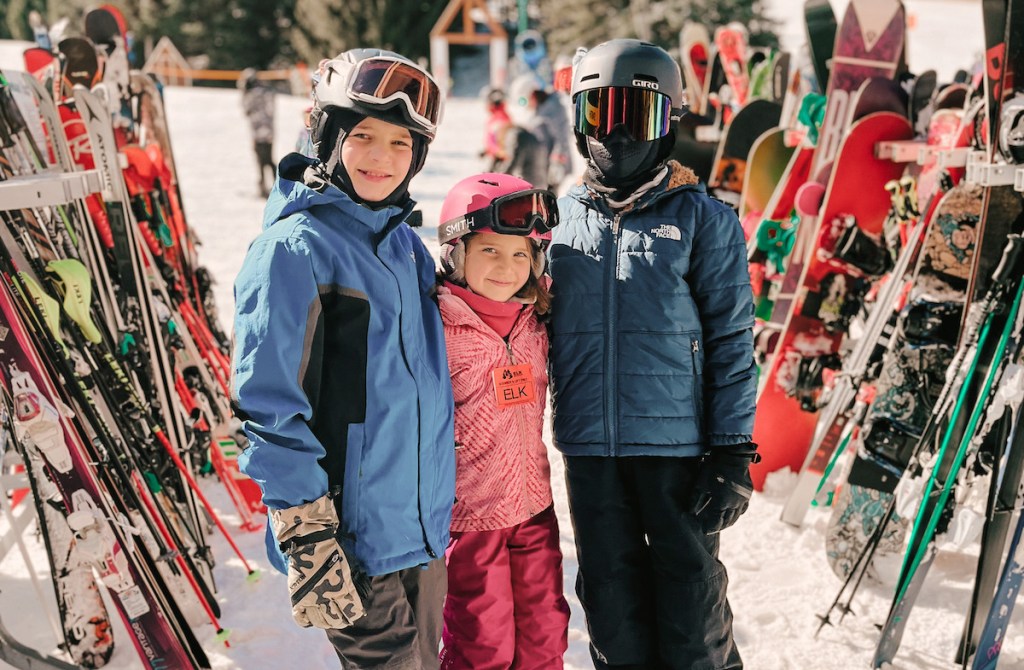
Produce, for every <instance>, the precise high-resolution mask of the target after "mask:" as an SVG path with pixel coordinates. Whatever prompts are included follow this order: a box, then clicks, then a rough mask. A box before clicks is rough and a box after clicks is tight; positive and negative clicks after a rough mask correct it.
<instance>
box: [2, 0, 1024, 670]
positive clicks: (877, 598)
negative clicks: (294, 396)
mask: <svg viewBox="0 0 1024 670" xmlns="http://www.w3.org/2000/svg"><path fill="white" fill-rule="evenodd" d="M775 4H776V6H779V5H781V6H783V7H787V6H789V3H786V2H783V3H775ZM792 5H793V6H796V5H797V3H792ZM907 5H908V10H909V12H910V13H911V15H913V16H916V17H917V20H916V21H917V22H916V28H914V29H913V30H911V32H910V35H911V39H912V40H913V39H914V38H915V35H924V34H925V33H924V32H923V31H925V30H926V29H927V30H933V28H930V27H928V24H929V22H930V21H931V20H932V19H933V18H934V17H935V15H941V16H943V17H944V18H943V25H944V26H946V27H945V30H947V31H949V30H952V29H951V28H950V26H956V28H955V30H956V31H957V32H956V34H958V35H967V34H973V35H974V37H975V39H973V42H972V41H966V40H963V41H961V42H958V43H957V48H956V49H954V48H950V47H948V46H947V42H946V41H945V38H943V39H939V38H938V37H934V35H937V34H939V33H934V32H933V33H928V34H929V35H932V37H929V38H928V39H927V42H926V43H927V44H928V45H932V46H933V47H934V48H933V49H931V50H929V51H928V53H927V55H926V54H925V53H924V51H922V49H921V48H920V47H915V46H914V45H913V43H912V46H911V52H910V58H911V64H912V67H914V68H917V69H922V68H923V67H925V65H927V66H928V67H936V68H939V67H940V65H941V67H943V68H945V67H946V64H947V63H948V66H949V72H948V74H947V73H946V72H945V71H944V70H940V75H944V76H948V75H950V74H952V71H954V70H955V69H956V68H958V67H967V66H968V65H969V62H970V61H971V60H972V59H973V57H974V56H975V55H976V54H977V53H979V52H980V45H981V37H980V35H981V32H980V30H981V29H980V16H971V13H972V12H973V13H978V12H977V8H976V7H977V6H976V5H973V4H972V5H970V6H971V7H972V10H971V12H964V11H963V10H964V6H965V5H967V3H963V2H955V1H950V0H946V1H942V0H932V1H931V2H924V1H917V2H908V3H907ZM788 11H792V10H788ZM837 11H838V10H837ZM968 29H969V30H968ZM934 30H937V29H934ZM918 31H921V32H918ZM794 34H796V35H797V36H799V32H796V33H794ZM922 41H924V39H923V38H922ZM939 45H942V46H941V47H940V46H939ZM940 52H941V53H940ZM933 56H934V58H935V60H930V59H931V58H932V57H933ZM940 61H941V63H940ZM6 62H9V60H6ZM166 95H167V107H168V117H169V119H170V122H171V134H172V137H173V141H174V150H175V158H176V160H177V164H178V167H179V171H180V181H181V190H182V193H183V198H184V204H185V210H186V214H187V217H188V219H189V221H190V222H191V225H192V226H194V227H195V228H196V230H197V231H198V234H199V237H200V238H201V240H202V243H203V246H202V247H201V249H200V257H201V260H202V261H203V262H204V264H205V265H206V266H207V267H208V268H209V269H210V270H211V271H212V273H213V275H214V277H215V278H216V279H217V281H218V285H217V299H218V303H219V305H220V309H221V320H222V321H223V323H224V325H225V327H230V314H231V311H232V297H231V285H232V282H233V280H234V276H235V274H236V273H237V271H238V269H239V267H240V265H241V262H242V258H243V256H244V253H245V249H246V247H247V246H248V244H249V242H250V241H251V240H252V239H253V237H255V236H256V235H257V234H258V232H259V230H260V227H261V216H262V209H263V203H262V201H261V200H259V199H258V198H257V197H256V186H255V179H256V166H255V161H254V156H253V152H252V149H251V145H250V138H249V131H248V126H247V124H246V122H245V119H244V117H243V115H242V112H241V106H240V99H239V94H238V93H237V91H234V90H209V89H184V88H172V89H169V90H168V91H167V94H166ZM305 104H306V103H305V101H304V100H302V99H299V98H292V97H285V96H280V97H279V98H278V103H277V117H276V131H277V134H276V144H275V154H276V155H277V156H281V155H283V154H284V153H286V152H288V151H290V150H291V149H292V145H293V143H294V139H295V137H296V136H297V134H298V131H299V127H300V123H301V112H302V109H303V108H304V106H305ZM482 133H483V115H482V104H481V103H480V102H479V101H478V100H466V99H453V100H451V101H450V102H449V105H448V109H447V114H446V118H445V121H444V124H443V126H442V128H441V129H440V131H439V133H438V137H437V140H436V142H435V143H434V145H433V147H432V148H431V152H430V155H429V158H428V160H427V166H426V168H425V169H424V171H423V172H422V173H421V174H420V175H419V176H418V177H417V178H416V179H415V180H414V182H413V184H412V192H413V195H414V197H415V198H416V199H417V200H418V201H419V202H420V205H421V207H422V209H423V212H424V221H425V227H424V228H423V229H421V230H420V231H419V233H420V235H421V237H422V238H423V240H424V241H425V242H426V243H427V245H428V247H429V248H430V249H432V250H433V251H434V252H435V253H436V251H437V249H438V245H437V243H436V241H435V237H434V236H435V226H436V224H437V217H438V213H439V210H440V206H441V202H442V200H443V198H444V195H445V193H446V192H447V190H448V189H449V188H450V187H451V185H452V184H453V183H454V182H455V181H457V180H458V179H460V178H462V177H464V176H466V175H468V174H471V173H473V172H476V171H479V169H480V167H481V166H480V164H479V162H478V159H477V158H476V153H477V150H478V147H479V144H480V138H481V137H482ZM548 443H549V444H550V435H548ZM550 456H551V462H552V483H553V488H554V493H555V500H556V509H557V512H558V516H559V521H560V523H561V536H562V551H563V553H564V556H565V563H564V567H565V593H566V595H567V597H568V598H569V601H570V605H571V608H572V617H571V620H570V631H569V650H568V653H567V654H566V656H565V663H566V668H568V669H570V670H582V669H584V668H590V667H592V666H591V664H590V659H589V653H588V650H587V639H588V637H587V631H586V624H585V621H584V618H583V614H582V611H581V609H580V606H579V602H578V600H577V599H576V597H575V593H574V582H575V576H576V570H577V563H576V559H575V547H574V544H573V536H572V527H571V525H570V523H569V516H568V510H567V506H566V503H565V484H564V479H563V476H562V467H561V460H560V458H559V457H558V455H557V454H556V453H555V452H554V451H552V452H551V454H550ZM791 486H792V478H791V477H790V476H788V475H787V474H785V473H783V474H779V475H776V476H773V477H772V478H771V479H770V480H769V486H768V491H769V492H768V493H765V494H755V496H754V498H753V501H752V504H751V509H750V512H749V513H748V514H747V515H746V516H744V517H743V518H742V519H741V520H740V522H739V523H738V524H737V525H736V526H735V527H734V528H733V529H731V530H729V531H727V532H726V533H725V534H724V535H723V538H722V554H721V556H722V560H723V562H724V563H725V565H726V566H727V568H728V570H729V574H730V580H731V583H730V591H729V593H730V601H731V604H732V607H733V610H734V613H735V617H736V637H737V640H738V643H739V645H740V649H741V652H742V654H743V657H744V660H745V662H746V667H748V668H750V669H752V670H805V669H811V668H824V667H828V668H834V669H837V670H843V669H846V668H850V669H855V668H866V667H868V666H869V664H870V659H871V655H872V652H873V650H874V646H875V643H876V641H877V629H876V627H875V625H876V624H878V623H881V622H882V621H883V619H884V617H885V615H886V613H887V609H888V603H889V599H890V598H891V587H886V586H883V585H879V584H865V585H864V586H863V587H862V588H861V594H860V595H859V596H858V598H857V600H856V601H855V603H854V610H855V611H856V615H851V616H849V617H847V619H846V621H845V622H844V623H843V625H842V626H840V627H833V628H827V629H825V630H824V631H822V633H821V635H820V636H819V637H818V638H817V639H815V638H814V631H815V629H816V627H817V623H818V622H817V619H816V616H815V615H816V614H818V613H821V612H823V611H824V610H825V609H826V608H827V606H828V604H829V602H831V600H832V598H833V597H834V595H835V593H836V591H837V589H838V588H839V585H840V583H839V581H838V580H837V579H836V578H835V577H834V576H833V574H832V572H831V571H830V569H829V568H828V565H827V563H826V562H825V560H824V558H825V553H824V546H823V531H824V528H825V525H826V523H827V521H828V514H827V511H823V510H812V511H811V513H810V514H809V515H808V520H807V523H806V525H805V527H804V528H803V529H801V530H798V529H794V528H792V527H790V526H787V525H785V524H783V523H781V522H780V521H778V518H779V515H780V512H781V509H782V505H783V504H784V502H785V499H786V494H787V492H788V490H789V488H790V487H791ZM204 488H205V490H206V492H207V494H208V496H209V497H210V498H211V499H212V500H213V503H214V505H215V506H216V507H217V508H218V509H219V510H220V512H221V514H222V518H223V519H224V520H225V522H226V524H227V526H228V527H229V528H230V529H236V528H238V525H239V519H238V518H237V517H236V516H235V515H234V514H233V513H232V507H231V504H230V501H229V500H228V498H227V496H226V494H224V492H223V491H222V490H221V488H220V487H219V486H218V485H217V484H216V483H215V482H213V481H210V480H207V481H205V482H204ZM16 513H17V514H18V515H24V514H26V513H30V510H29V509H28V506H27V505H24V504H23V505H21V506H20V507H19V508H18V510H17V511H16ZM8 523H9V522H8V520H7V518H6V516H5V515H3V514H2V513H0V537H4V536H7V535H9V534H6V533H4V531H5V530H6V528H7V527H8ZM30 528H31V525H30ZM234 539H235V540H236V541H237V543H238V544H239V546H240V547H241V549H242V551H243V552H244V554H245V556H246V558H247V559H248V560H249V561H250V562H251V563H254V564H255V565H257V566H258V567H259V568H261V570H262V578H261V579H260V580H259V581H258V582H255V583H251V582H249V581H247V580H246V574H245V571H244V569H243V567H242V563H241V561H240V560H239V559H238V558H236V557H235V556H234V555H233V554H232V552H231V550H230V547H229V546H228V544H227V543H226V542H225V541H224V540H223V539H222V538H221V537H219V536H218V535H212V536H211V544H212V546H213V549H214V553H215V556H216V558H217V561H218V564H217V566H216V568H215V571H214V573H215V578H216V581H217V588H218V599H219V602H220V606H221V609H222V614H223V616H222V618H221V621H222V624H223V625H224V626H225V627H227V628H229V629H231V631H232V633H231V637H230V642H231V647H230V648H225V647H224V646H223V645H219V644H218V643H216V642H215V641H214V631H213V629H212V627H211V626H208V625H204V626H201V627H199V628H198V629H197V633H198V635H199V637H200V639H201V640H202V642H203V643H204V648H205V649H206V650H207V653H208V654H209V655H210V659H211V661H212V663H213V666H214V667H215V668H218V669H225V670H226V669H228V668H238V669H244V670H262V669H265V668H266V669H271V668H274V669H277V668H296V667H301V668H304V669H307V670H319V669H321V668H324V669H327V668H337V667H338V662H337V659H336V657H335V656H334V653H333V651H332V649H331V647H330V645H328V643H327V641H326V639H325V637H324V636H323V634H322V633H320V632H319V631H315V630H308V629H301V628H298V627H297V626H295V625H294V624H293V623H292V619H291V613H290V610H289V607H288V601H287V595H286V586H285V580H284V577H283V576H282V575H279V574H277V573H275V572H274V571H273V569H272V568H269V566H268V564H267V562H266V559H265V557H264V553H263V542H262V534H261V533H245V532H242V531H235V532H234ZM24 540H25V543H26V545H27V547H26V548H27V550H28V552H29V554H30V556H31V562H32V565H33V570H34V571H35V572H36V573H37V574H39V575H40V578H41V579H42V580H43V585H42V588H43V591H44V596H43V597H41V598H40V597H39V596H37V595H36V593H35V591H34V589H33V586H32V583H31V581H30V579H29V575H30V574H31V571H30V570H28V569H26V567H25V562H24V561H23V560H22V558H21V556H20V553H19V552H18V551H17V550H12V551H9V552H7V554H6V555H5V556H4V557H3V558H2V559H0V620H2V622H3V623H4V625H6V626H7V627H8V628H9V629H10V630H11V632H12V633H13V634H14V635H15V637H16V638H17V639H19V640H22V641H23V642H26V643H28V644H30V645H32V646H34V647H36V648H39V649H43V650H53V649H54V645H55V641H54V640H55V636H54V633H53V632H52V630H51V628H50V625H49V624H48V623H47V617H46V614H45V612H46V611H48V610H52V609H53V607H54V606H53V604H52V603H53V597H52V587H50V586H49V585H48V583H46V582H47V580H48V578H49V576H48V574H47V572H46V568H45V565H46V560H45V555H44V554H43V550H42V547H41V544H40V542H39V541H38V540H37V539H36V538H35V537H34V535H33V534H32V533H31V530H30V531H29V532H28V533H27V534H26V535H25V538H24ZM973 571H974V560H973V559H972V557H971V556H970V555H969V552H968V553H956V552H946V553H943V554H941V555H940V556H939V557H938V559H937V560H936V562H935V565H934V567H933V569H932V573H931V576H930V578H929V581H928V583H927V586H926V590H925V592H924V594H923V595H922V597H921V599H920V602H919V604H918V606H917V607H916V608H915V609H914V611H913V614H912V616H911V619H910V622H909V625H908V628H907V633H906V636H905V638H904V643H903V647H902V650H901V652H900V654H899V656H898V657H897V659H896V664H895V665H894V667H895V668H898V669H905V670H909V669H912V668H913V669H924V670H933V669H935V670H938V669H944V668H952V667H954V666H953V663H952V658H953V655H954V653H955V648H956V644H957V641H958V639H959V636H960V629H961V626H962V625H963V614H964V604H965V603H966V600H967V598H969V596H970V590H971V583H972V580H973ZM1017 619H1018V620H1020V617H1019V616H1018V617H1017ZM1017 628H1020V626H1019V625H1018V626H1017ZM115 636H116V639H117V644H118V648H117V651H116V653H115V655H114V657H113V660H112V662H111V664H110V666H109V667H111V668H112V669H113V670H123V669H128V668H137V667H140V664H139V661H138V659H137V657H136V655H135V652H134V650H133V649H132V647H131V643H130V641H129V638H128V637H127V634H126V633H125V631H124V630H123V628H121V626H120V624H118V629H117V630H116V631H115ZM1004 649H1005V651H1004V654H1003V660H1002V663H1001V665H1000V667H1003V668H1024V633H1022V632H1020V631H1019V630H1016V629H1015V628H1014V627H1012V626H1011V629H1010V635H1009V637H1008V639H1007V641H1006V643H1005V646H1004ZM2 667H7V666H4V664H2V663H0V668H2Z"/></svg>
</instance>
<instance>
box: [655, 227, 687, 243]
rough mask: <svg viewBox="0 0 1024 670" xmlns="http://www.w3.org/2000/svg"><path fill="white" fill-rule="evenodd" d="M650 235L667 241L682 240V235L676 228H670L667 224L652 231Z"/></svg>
mask: <svg viewBox="0 0 1024 670" xmlns="http://www.w3.org/2000/svg"><path fill="white" fill-rule="evenodd" d="M651 235H654V236H655V237H664V238H666V239H669V240H681V239H683V234H682V233H681V232H679V229H678V228H676V227H675V226H670V225H668V224H664V225H661V226H658V227H657V228H654V229H652V230H651Z"/></svg>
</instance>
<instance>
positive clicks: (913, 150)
mask: <svg viewBox="0 0 1024 670" xmlns="http://www.w3.org/2000/svg"><path fill="white" fill-rule="evenodd" d="M925 148H926V145H925V144H924V142H922V141H920V140H891V141H887V142H879V143H878V144H876V145H875V158H877V159H879V160H883V161H885V160H888V161H892V162H893V163H920V162H921V157H922V151H924V149H925Z"/></svg>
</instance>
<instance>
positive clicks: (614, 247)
mask: <svg viewBox="0 0 1024 670" xmlns="http://www.w3.org/2000/svg"><path fill="white" fill-rule="evenodd" d="M621 219H622V214H621V213H616V214H615V218H614V219H612V230H611V239H610V240H609V242H608V244H609V246H611V253H610V254H609V256H608V257H609V258H610V259H612V262H611V263H609V264H608V273H607V275H606V277H605V282H606V287H607V290H605V295H607V296H608V303H607V305H606V306H607V310H608V318H607V319H606V320H605V343H606V344H605V368H604V369H605V379H606V380H607V383H606V384H605V391H606V392H607V393H608V396H607V397H606V398H605V408H606V409H605V419H604V420H605V430H606V431H607V432H608V451H607V453H606V454H605V455H606V456H614V455H616V453H617V452H618V440H619V435H618V432H619V418H618V414H617V412H618V402H617V397H616V395H617V393H618V388H619V380H618V378H617V377H616V370H617V368H618V366H617V365H616V360H615V357H616V355H617V354H616V347H615V344H616V342H615V322H616V320H617V319H618V314H617V310H616V300H615V297H616V282H615V280H616V278H617V277H618V273H619V221H620V220H621Z"/></svg>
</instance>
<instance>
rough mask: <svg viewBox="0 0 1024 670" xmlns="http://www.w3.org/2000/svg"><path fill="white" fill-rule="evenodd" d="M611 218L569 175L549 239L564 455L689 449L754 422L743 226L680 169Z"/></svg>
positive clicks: (727, 441) (737, 438)
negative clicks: (567, 189)
mask: <svg viewBox="0 0 1024 670" xmlns="http://www.w3.org/2000/svg"><path fill="white" fill-rule="evenodd" d="M669 167H670V169H669V173H668V175H667V176H666V177H665V179H664V180H663V181H662V183H660V184H658V185H657V186H655V187H654V188H652V189H651V190H650V191H649V192H647V193H646V194H644V195H643V196H642V197H641V198H640V199H639V200H637V201H636V202H635V203H633V205H631V206H630V207H628V208H626V209H625V210H624V211H622V212H620V213H619V214H617V215H615V214H613V213H612V212H611V210H610V209H609V208H608V207H607V205H606V204H605V203H604V201H603V200H595V198H594V196H593V194H592V193H591V192H590V191H588V190H587V189H586V188H585V187H583V186H577V187H575V188H573V189H572V190H571V191H570V192H569V194H568V195H566V196H564V197H562V198H561V199H560V200H559V203H558V204H559V212H560V214H561V221H562V222H561V224H560V225H559V226H558V227H556V228H555V229H554V231H553V239H552V243H551V246H550V250H549V257H550V269H551V277H552V279H553V284H552V292H553V294H554V304H553V308H552V337H551V354H550V365H551V380H552V384H551V385H552V403H553V410H554V437H555V444H556V446H557V447H558V449H559V450H560V451H561V452H562V453H564V454H566V455H570V456H699V455H701V454H703V453H706V452H707V450H708V449H713V448H714V447H715V446H718V445H731V444H740V443H743V442H748V441H750V439H751V434H752V432H753V426H754V400H755V393H756V367H755V364H754V347H753V331H752V328H753V325H754V305H753V295H752V293H751V288H750V278H749V275H748V273H747V260H746V246H745V243H744V241H743V231H742V229H741V228H740V224H739V221H738V220H737V218H736V215H735V214H734V213H733V211H732V210H731V209H730V208H729V207H728V206H726V205H725V204H723V203H722V202H720V201H718V200H715V199H713V198H711V197H709V196H708V195H707V193H706V192H705V189H704V186H703V185H702V184H699V183H698V180H697V177H696V176H695V175H694V173H693V172H692V171H691V170H689V169H688V168H684V167H682V166H681V165H679V164H678V163H676V162H674V161H673V162H671V163H669Z"/></svg>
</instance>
